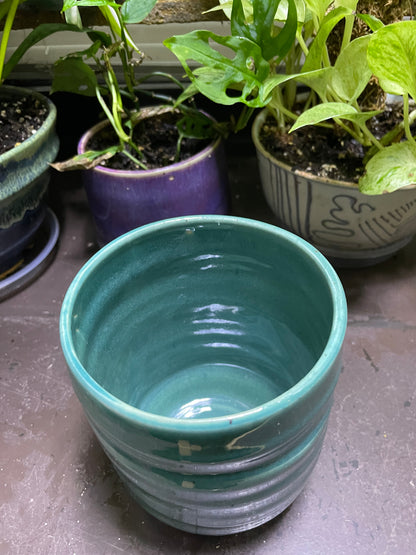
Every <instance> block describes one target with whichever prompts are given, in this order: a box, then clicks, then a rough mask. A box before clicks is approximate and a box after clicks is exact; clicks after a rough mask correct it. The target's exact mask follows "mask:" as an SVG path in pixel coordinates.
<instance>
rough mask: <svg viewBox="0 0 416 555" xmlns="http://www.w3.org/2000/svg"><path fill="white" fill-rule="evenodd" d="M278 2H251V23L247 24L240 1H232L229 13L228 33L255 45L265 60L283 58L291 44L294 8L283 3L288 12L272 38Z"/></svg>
mask: <svg viewBox="0 0 416 555" xmlns="http://www.w3.org/2000/svg"><path fill="white" fill-rule="evenodd" d="M280 1H281V0H252V5H253V21H252V22H248V21H247V20H246V16H245V13H244V9H243V4H242V0H234V1H233V7H232V12H231V33H232V35H233V36H236V37H237V36H238V37H245V38H247V39H250V40H252V41H253V42H254V43H256V44H257V45H258V46H259V47H260V49H261V51H262V55H263V57H264V58H265V59H266V60H271V59H272V58H280V59H281V58H283V57H284V56H285V55H286V54H287V53H288V51H289V50H290V48H291V46H292V45H293V43H294V40H295V37H296V30H297V17H296V5H295V2H294V0H287V2H288V4H287V6H288V10H287V15H286V19H285V22H284V26H283V28H282V29H281V30H280V32H279V33H278V34H277V35H276V27H275V24H274V21H275V15H276V11H277V8H278V6H279V4H280Z"/></svg>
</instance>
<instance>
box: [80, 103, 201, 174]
mask: <svg viewBox="0 0 416 555" xmlns="http://www.w3.org/2000/svg"><path fill="white" fill-rule="evenodd" d="M180 117H181V116H180V115H178V114H174V113H170V112H167V113H162V114H158V115H157V116H153V117H150V118H146V119H143V120H141V121H140V122H139V123H138V124H137V125H136V126H135V128H134V132H133V140H134V141H135V144H136V145H139V148H140V151H141V152H142V158H141V159H140V160H141V162H142V163H144V164H145V166H146V167H147V168H148V169H155V168H162V167H164V166H170V165H171V164H173V163H174V162H175V161H176V162H179V161H182V160H186V159H187V158H189V157H190V156H193V155H194V154H197V153H198V152H200V151H201V150H203V149H204V148H205V147H206V146H207V145H208V144H209V143H210V142H211V141H210V140H199V139H183V141H182V143H181V148H180V154H179V158H178V159H177V160H175V157H176V150H177V143H178V138H179V133H178V129H177V127H176V123H177V121H178V119H179V118H180ZM117 143H118V139H117V136H116V135H115V133H114V131H113V129H112V128H109V127H106V128H104V129H102V130H101V131H100V132H99V133H97V134H96V135H94V136H93V137H92V138H91V140H90V141H89V143H88V148H89V149H91V150H103V149H105V148H107V147H109V146H112V145H115V144H117ZM132 154H133V155H134V156H135V157H136V158H137V153H132ZM101 165H102V166H106V167H107V168H112V169H118V170H138V169H141V168H140V167H138V166H137V164H135V163H134V162H133V161H132V160H130V158H128V157H127V156H126V155H124V154H123V153H117V154H115V155H114V156H112V157H111V158H109V159H107V160H105V161H104V162H101Z"/></svg>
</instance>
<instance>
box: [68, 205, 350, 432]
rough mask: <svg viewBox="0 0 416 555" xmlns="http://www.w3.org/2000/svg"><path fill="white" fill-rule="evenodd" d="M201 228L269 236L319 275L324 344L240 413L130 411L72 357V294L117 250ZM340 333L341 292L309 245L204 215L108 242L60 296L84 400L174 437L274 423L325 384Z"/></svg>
mask: <svg viewBox="0 0 416 555" xmlns="http://www.w3.org/2000/svg"><path fill="white" fill-rule="evenodd" d="M203 224H215V225H216V226H217V225H221V224H228V225H229V224H233V225H235V226H236V227H240V228H241V227H245V228H252V229H253V228H254V229H257V230H260V231H263V232H266V233H269V234H270V233H271V234H273V235H275V236H277V237H278V238H280V240H282V239H283V240H284V241H286V242H289V243H291V244H292V245H293V246H294V247H296V248H298V249H299V250H300V251H302V253H303V254H304V255H305V256H306V257H307V258H309V260H310V261H311V262H312V263H313V264H315V266H317V267H318V269H319V271H320V272H321V274H322V277H323V279H324V281H325V282H326V284H327V286H328V288H329V290H330V295H331V299H332V305H333V318H332V324H331V330H330V333H329V336H328V340H327V343H326V345H325V347H324V349H323V350H322V353H321V355H320V357H319V358H318V360H317V361H316V363H315V364H314V366H313V367H312V368H311V369H310V370H309V371H308V373H307V374H306V375H305V376H304V377H303V378H302V379H301V380H299V381H298V382H297V383H296V384H295V385H294V386H293V387H291V388H290V389H289V390H287V391H285V392H284V393H282V394H281V395H279V396H278V397H275V398H274V399H272V400H270V401H268V402H266V403H263V404H261V405H259V406H257V407H254V408H252V409H249V410H246V411H243V412H239V413H235V414H229V415H225V416H220V417H213V418H204V419H201V418H195V419H190V420H187V419H177V418H171V417H167V416H161V415H158V414H153V413H149V412H146V411H143V410H141V409H138V408H135V407H133V406H131V405H129V404H128V403H126V402H124V401H121V400H120V399H118V398H116V397H115V396H114V395H112V394H111V393H110V392H108V391H107V390H106V389H104V388H103V387H102V386H101V385H99V384H98V383H97V382H96V381H95V380H94V379H93V378H92V376H91V375H90V374H89V373H88V371H87V370H86V369H85V368H84V366H83V365H82V363H81V361H80V360H79V358H78V357H77V355H76V351H75V347H74V343H73V340H72V337H71V336H72V333H71V328H72V314H73V309H74V304H75V300H76V297H77V292H78V290H79V289H80V288H81V287H82V286H83V284H84V283H85V282H86V281H87V280H88V279H89V278H90V276H91V275H92V274H93V273H94V272H95V271H96V269H97V267H99V266H100V265H101V263H102V262H106V261H107V260H108V259H110V258H111V257H112V256H113V254H115V253H116V252H117V251H118V249H120V248H122V247H125V246H126V245H128V244H129V243H131V242H134V241H136V240H137V239H138V238H139V237H142V238H143V237H145V236H147V235H150V234H154V233H157V232H158V231H163V230H165V229H166V228H175V227H187V226H198V225H203ZM346 327H347V303H346V298H345V293H344V289H343V287H342V284H341V281H340V279H339V277H338V275H337V273H336V272H335V270H334V268H333V267H332V266H331V264H330V263H329V262H328V260H327V259H326V258H325V257H324V256H323V255H322V254H321V253H320V252H319V251H318V250H317V249H316V248H315V247H313V245H311V244H309V243H307V242H306V241H305V240H304V239H302V238H300V237H298V236H296V235H294V234H293V233H290V232H288V231H286V230H283V229H281V228H278V227H276V226H274V225H272V224H268V223H264V222H259V221H256V220H251V219H248V218H242V217H238V216H212V215H208V216H186V217H179V218H170V219H167V220H161V221H158V222H153V223H150V224H147V225H145V226H142V227H140V228H138V229H135V230H133V231H130V232H128V233H126V234H125V235H123V236H121V237H119V238H117V239H115V240H113V241H112V242H111V243H109V244H108V245H106V246H105V247H103V248H102V249H101V250H99V251H98V252H97V253H96V254H95V255H94V256H93V257H92V258H91V259H90V260H89V261H88V262H87V263H86V264H85V265H84V266H83V268H81V270H80V271H79V272H78V274H77V275H76V277H75V278H74V280H73V282H72V283H71V285H70V287H69V289H68V291H67V293H66V295H65V298H64V301H63V304H62V309H61V315H60V338H61V345H62V349H63V352H64V355H65V358H66V361H67V364H68V366H69V369H70V372H71V374H72V377H73V378H74V379H75V380H76V382H77V383H78V384H79V385H80V387H81V388H82V389H83V390H84V391H86V392H87V395H88V396H89V397H93V398H94V399H95V401H98V402H99V403H100V404H101V405H104V407H105V408H106V409H107V410H109V411H110V412H112V413H114V414H118V415H122V417H123V418H124V419H127V420H129V421H130V422H132V423H134V424H139V425H141V426H143V427H146V428H150V429H157V430H159V431H161V430H164V431H168V430H169V431H173V432H177V433H189V432H209V433H211V432H214V433H218V432H221V431H227V430H231V429H234V428H235V427H238V428H241V427H246V426H247V425H249V426H253V425H258V424H260V423H261V422H264V420H266V419H268V418H270V417H275V416H276V415H278V414H279V413H281V412H282V411H284V410H286V409H288V408H289V407H290V406H292V405H296V404H297V403H300V402H302V399H303V398H304V397H305V396H307V395H308V394H310V393H311V391H313V390H314V389H315V388H318V387H319V384H320V383H321V381H322V380H324V379H325V377H326V375H327V373H328V371H329V370H330V368H331V366H332V364H333V363H334V362H335V360H336V359H337V357H338V356H339V355H340V352H341V348H342V343H343V341H344V336H345V332H346Z"/></svg>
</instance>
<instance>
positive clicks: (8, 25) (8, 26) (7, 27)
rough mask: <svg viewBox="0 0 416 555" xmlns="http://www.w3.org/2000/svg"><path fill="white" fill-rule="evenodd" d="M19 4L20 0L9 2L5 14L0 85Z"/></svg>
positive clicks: (0, 51) (0, 61) (0, 52)
mask: <svg viewBox="0 0 416 555" xmlns="http://www.w3.org/2000/svg"><path fill="white" fill-rule="evenodd" d="M19 4H20V0H11V4H10V7H9V11H8V12H7V18H6V21H5V23H4V29H3V35H2V37H1V44H0V83H2V82H3V68H4V60H5V59H6V51H7V44H8V42H9V38H10V33H11V30H12V27H13V21H14V18H15V15H16V11H17V8H18V6H19Z"/></svg>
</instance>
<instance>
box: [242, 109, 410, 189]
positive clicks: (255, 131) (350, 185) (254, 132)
mask: <svg viewBox="0 0 416 555" xmlns="http://www.w3.org/2000/svg"><path fill="white" fill-rule="evenodd" d="M268 113H269V110H268V108H267V107H266V108H263V110H261V111H260V112H259V113H258V114H257V116H256V117H255V119H254V122H253V125H252V127H251V136H252V139H253V142H254V145H255V147H256V149H257V150H258V152H260V153H261V154H262V156H264V157H265V158H267V159H268V160H269V161H270V162H272V163H273V164H275V165H277V166H280V167H281V168H283V169H284V170H286V171H288V172H291V173H294V174H295V175H300V176H301V177H304V178H305V179H308V180H310V181H315V182H316V183H322V184H325V185H334V186H337V187H345V188H347V189H355V190H356V191H357V192H359V193H361V192H360V190H359V188H358V184H357V183H354V182H352V181H339V180H336V179H330V178H328V177H322V176H318V175H315V174H313V173H310V172H306V171H301V170H296V171H293V170H292V168H291V167H290V166H289V165H288V164H286V163H285V162H282V161H281V160H278V159H277V158H275V157H274V156H273V155H272V154H270V152H268V151H267V150H266V149H265V148H264V146H263V145H262V143H261V141H260V130H261V127H262V125H263V123H264V121H265V119H266V117H267V114H268ZM414 189H416V183H415V184H413V185H408V186H406V187H402V188H401V189H397V190H396V191H393V193H398V192H404V191H409V190H414ZM393 193H382V194H389V195H391V194H393ZM361 194H362V195H363V196H366V197H367V196H368V197H370V196H377V195H364V193H361Z"/></svg>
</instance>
